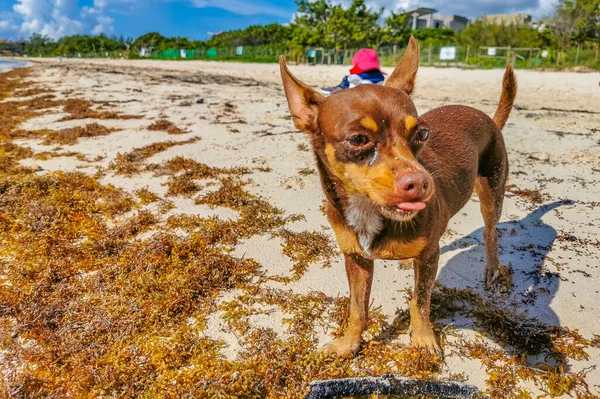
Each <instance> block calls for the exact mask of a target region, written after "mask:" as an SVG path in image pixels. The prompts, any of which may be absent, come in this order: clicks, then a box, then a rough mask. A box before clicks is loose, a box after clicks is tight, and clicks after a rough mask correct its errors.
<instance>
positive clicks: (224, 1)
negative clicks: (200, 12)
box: [190, 0, 292, 18]
mask: <svg viewBox="0 0 600 399" xmlns="http://www.w3.org/2000/svg"><path fill="white" fill-rule="evenodd" d="M190 3H191V4H192V5H193V6H194V7H198V8H206V7H214V8H221V9H223V10H227V11H230V12H232V13H235V14H240V15H255V14H264V15H271V16H274V17H281V18H288V17H289V16H290V15H291V14H292V13H291V12H290V10H286V9H283V8H279V7H276V6H273V5H269V4H263V3H260V2H257V1H244V0H191V1H190Z"/></svg>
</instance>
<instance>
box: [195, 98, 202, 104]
mask: <svg viewBox="0 0 600 399" xmlns="http://www.w3.org/2000/svg"><path fill="white" fill-rule="evenodd" d="M196 104H204V99H203V98H201V99H200V100H198V101H196Z"/></svg>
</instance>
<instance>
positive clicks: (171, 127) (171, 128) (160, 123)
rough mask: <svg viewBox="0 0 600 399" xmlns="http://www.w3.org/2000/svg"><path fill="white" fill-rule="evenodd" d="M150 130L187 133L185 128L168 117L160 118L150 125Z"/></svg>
mask: <svg viewBox="0 0 600 399" xmlns="http://www.w3.org/2000/svg"><path fill="white" fill-rule="evenodd" d="M148 130H152V131H161V132H167V133H168V134H183V133H185V132H184V131H183V130H181V129H180V128H178V127H177V126H175V124H173V122H171V121H169V120H167V119H159V120H157V121H156V122H154V123H153V124H151V125H150V126H148Z"/></svg>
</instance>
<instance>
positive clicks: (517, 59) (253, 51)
mask: <svg viewBox="0 0 600 399" xmlns="http://www.w3.org/2000/svg"><path fill="white" fill-rule="evenodd" d="M358 50H359V49H343V50H335V49H325V48H321V47H315V48H307V49H290V48H286V47H284V46H255V47H250V46H238V47H210V48H209V47H201V48H195V49H185V50H182V49H167V50H163V51H153V52H151V53H150V54H147V55H145V56H143V57H141V56H140V55H139V54H138V53H129V54H127V53H126V52H122V51H119V52H113V53H110V54H109V53H100V54H81V55H79V54H78V55H74V57H78V56H79V57H84V58H98V57H101V58H105V57H109V58H121V57H127V56H129V58H155V59H164V60H221V61H242V62H265V63H266V62H277V60H278V57H279V55H282V54H283V55H285V56H286V57H287V59H288V60H289V61H291V62H297V63H305V64H329V65H331V64H335V65H350V63H351V61H352V57H354V55H355V54H356V52H357V51H358ZM599 52H600V44H599V43H592V44H587V45H579V46H574V47H572V48H571V49H570V50H568V51H561V50H557V49H552V48H548V49H544V48H516V47H471V46H461V45H456V44H446V45H422V46H421V60H420V62H421V65H431V66H458V67H473V68H476V67H479V68H492V67H503V66H504V65H505V64H506V63H507V62H512V63H513V65H514V66H515V67H516V68H540V67H569V66H586V67H590V68H595V69H600V56H599ZM377 53H378V55H379V59H380V61H381V64H382V65H384V66H388V67H391V66H394V65H396V64H397V63H398V61H399V60H400V58H401V57H402V55H403V54H404V47H401V46H382V47H379V48H378V49H377Z"/></svg>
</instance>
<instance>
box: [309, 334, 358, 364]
mask: <svg viewBox="0 0 600 399" xmlns="http://www.w3.org/2000/svg"><path fill="white" fill-rule="evenodd" d="M360 343H361V339H360V338H358V339H355V338H348V337H343V338H340V339H336V340H335V341H332V342H330V343H328V344H327V345H325V346H324V347H322V348H321V349H319V352H321V353H327V354H335V355H336V356H337V357H341V358H344V359H349V358H351V357H354V355H356V353H357V352H358V350H359V349H360Z"/></svg>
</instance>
